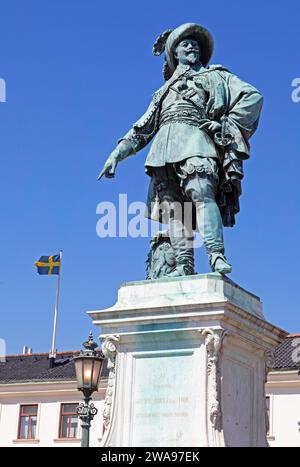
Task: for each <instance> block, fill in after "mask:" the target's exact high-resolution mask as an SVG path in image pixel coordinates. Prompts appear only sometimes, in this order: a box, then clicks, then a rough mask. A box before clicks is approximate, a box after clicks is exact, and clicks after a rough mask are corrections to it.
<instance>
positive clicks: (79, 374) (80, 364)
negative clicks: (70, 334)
mask: <svg viewBox="0 0 300 467" xmlns="http://www.w3.org/2000/svg"><path fill="white" fill-rule="evenodd" d="M82 367H83V362H82V358H78V359H76V360H75V371H76V378H77V386H78V388H81V387H82V386H83V372H82Z"/></svg>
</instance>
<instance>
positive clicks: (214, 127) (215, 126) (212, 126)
mask: <svg viewBox="0 0 300 467" xmlns="http://www.w3.org/2000/svg"><path fill="white" fill-rule="evenodd" d="M205 128H206V129H207V130H208V131H210V132H211V133H212V134H213V135H214V134H215V133H217V132H218V131H221V129H222V125H221V123H219V122H210V123H208V124H207V126H205Z"/></svg>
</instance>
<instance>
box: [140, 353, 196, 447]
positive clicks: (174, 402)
mask: <svg viewBox="0 0 300 467" xmlns="http://www.w3.org/2000/svg"><path fill="white" fill-rule="evenodd" d="M133 378H134V379H133V380H134V392H133V401H132V405H133V423H132V443H131V445H132V446H147V447H157V446H158V447H159V446H169V447H172V446H193V445H194V444H195V443H196V440H193V439H191V426H193V424H195V423H196V420H195V415H196V397H195V393H194V392H195V389H196V388H197V387H198V384H197V375H196V374H195V371H193V360H192V352H191V353H189V354H187V353H182V354H178V353H177V354H173V355H170V354H168V355H165V356H164V355H162V354H159V355H150V356H149V355H147V356H142V357H139V358H135V365H134V376H133ZM192 436H193V435H192ZM195 445H196V444H195Z"/></svg>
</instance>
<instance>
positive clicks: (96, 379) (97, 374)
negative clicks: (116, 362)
mask: <svg viewBox="0 0 300 467" xmlns="http://www.w3.org/2000/svg"><path fill="white" fill-rule="evenodd" d="M101 367H102V360H95V361H94V371H93V382H92V387H93V388H94V389H96V390H97V389H98V385H99V377H100V372H101Z"/></svg>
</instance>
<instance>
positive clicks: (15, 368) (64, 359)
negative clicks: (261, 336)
mask: <svg viewBox="0 0 300 467" xmlns="http://www.w3.org/2000/svg"><path fill="white" fill-rule="evenodd" d="M78 354H79V351H70V352H59V353H57V356H56V360H55V366H54V367H53V368H50V364H49V355H48V354H47V353H36V354H31V355H8V356H6V357H5V361H4V362H3V363H1V362H0V384H13V383H27V382H46V381H51V382H57V381H76V374H75V365H74V361H73V358H74V356H76V355H78ZM274 357H275V358H274V363H273V371H289V370H300V334H297V335H291V336H289V337H287V338H286V339H285V340H284V341H283V343H282V344H281V345H279V346H278V347H277V349H276V350H275V355H274ZM102 376H104V377H107V376H108V369H107V366H106V360H105V361H104V367H103V370H102Z"/></svg>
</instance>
